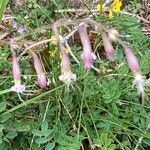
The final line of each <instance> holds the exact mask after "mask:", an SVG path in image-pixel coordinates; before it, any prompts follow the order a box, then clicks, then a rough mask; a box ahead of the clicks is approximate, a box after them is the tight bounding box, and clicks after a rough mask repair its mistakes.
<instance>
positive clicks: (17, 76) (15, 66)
mask: <svg viewBox="0 0 150 150" xmlns="http://www.w3.org/2000/svg"><path fill="white" fill-rule="evenodd" d="M10 46H11V52H12V74H13V79H14V83H15V85H14V86H12V87H11V90H12V91H14V92H17V93H23V92H24V91H25V86H24V85H21V71H20V66H19V63H18V60H17V57H16V53H15V51H14V48H15V41H14V39H11V40H10Z"/></svg>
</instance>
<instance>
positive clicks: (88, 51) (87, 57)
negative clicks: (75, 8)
mask: <svg viewBox="0 0 150 150" xmlns="http://www.w3.org/2000/svg"><path fill="white" fill-rule="evenodd" d="M79 35H80V39H81V43H82V47H83V55H82V56H83V63H84V67H85V68H86V69H91V68H92V66H93V61H94V60H95V59H96V55H95V54H94V53H93V52H92V47H91V43H90V39H89V36H88V32H87V24H85V23H84V24H82V25H81V26H80V27H79Z"/></svg>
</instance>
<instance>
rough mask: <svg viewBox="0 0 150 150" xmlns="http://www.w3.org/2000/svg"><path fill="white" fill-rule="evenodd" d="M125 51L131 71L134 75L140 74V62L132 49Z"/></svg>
mask: <svg viewBox="0 0 150 150" xmlns="http://www.w3.org/2000/svg"><path fill="white" fill-rule="evenodd" d="M124 51H125V55H126V58H127V62H128V66H129V68H130V69H131V71H132V72H133V73H134V74H135V73H138V72H140V65H139V62H138V60H137V58H136V57H135V55H134V54H133V52H132V51H131V49H130V48H128V47H126V48H124Z"/></svg>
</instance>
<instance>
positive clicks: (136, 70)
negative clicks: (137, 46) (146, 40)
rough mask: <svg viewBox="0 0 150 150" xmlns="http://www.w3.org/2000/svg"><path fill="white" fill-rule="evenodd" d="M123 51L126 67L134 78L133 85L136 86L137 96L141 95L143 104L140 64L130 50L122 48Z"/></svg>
mask: <svg viewBox="0 0 150 150" xmlns="http://www.w3.org/2000/svg"><path fill="white" fill-rule="evenodd" d="M124 51H125V55H126V58H127V62H128V66H129V68H130V69H131V71H132V72H133V74H134V76H135V79H134V82H133V84H134V85H136V86H137V89H138V94H139V95H141V97H142V103H144V79H143V76H142V75H141V70H140V64H139V62H138V60H137V58H136V56H135V55H134V54H133V52H132V50H131V49H130V48H128V47H124Z"/></svg>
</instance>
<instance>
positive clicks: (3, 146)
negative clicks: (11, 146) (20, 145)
mask: <svg viewBox="0 0 150 150" xmlns="http://www.w3.org/2000/svg"><path fill="white" fill-rule="evenodd" d="M0 150H8V146H7V144H6V143H5V142H2V143H1V144H0Z"/></svg>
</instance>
